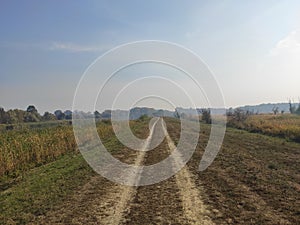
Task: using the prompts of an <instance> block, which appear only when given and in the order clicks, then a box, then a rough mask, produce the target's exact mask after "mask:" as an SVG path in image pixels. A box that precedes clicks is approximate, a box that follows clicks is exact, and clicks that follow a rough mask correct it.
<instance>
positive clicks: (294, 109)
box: [289, 100, 296, 114]
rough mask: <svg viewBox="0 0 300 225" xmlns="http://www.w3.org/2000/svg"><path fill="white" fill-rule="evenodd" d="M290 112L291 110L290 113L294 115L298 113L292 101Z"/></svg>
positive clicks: (290, 102)
mask: <svg viewBox="0 0 300 225" xmlns="http://www.w3.org/2000/svg"><path fill="white" fill-rule="evenodd" d="M289 110H290V113H291V114H294V113H295V111H296V107H295V106H293V103H292V101H291V100H289Z"/></svg>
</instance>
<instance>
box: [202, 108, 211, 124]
mask: <svg viewBox="0 0 300 225" xmlns="http://www.w3.org/2000/svg"><path fill="white" fill-rule="evenodd" d="M201 113H202V121H204V122H205V123H207V124H211V112H210V109H202V110H201Z"/></svg>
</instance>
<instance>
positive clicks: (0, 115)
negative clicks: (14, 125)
mask: <svg viewBox="0 0 300 225" xmlns="http://www.w3.org/2000/svg"><path fill="white" fill-rule="evenodd" d="M0 123H6V112H5V110H4V109H3V108H2V107H0Z"/></svg>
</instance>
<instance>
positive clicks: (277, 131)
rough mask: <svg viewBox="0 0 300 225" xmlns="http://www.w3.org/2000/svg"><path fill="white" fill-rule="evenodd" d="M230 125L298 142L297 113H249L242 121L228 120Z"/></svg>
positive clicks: (299, 119)
mask: <svg viewBox="0 0 300 225" xmlns="http://www.w3.org/2000/svg"><path fill="white" fill-rule="evenodd" d="M230 125H232V126H233V127H236V128H239V129H245V130H247V131H250V132H255V133H262V134H266V135H270V136H277V137H283V138H286V139H290V140H293V141H297V142H300V116H297V115H289V114H286V115H251V116H249V117H248V118H247V119H246V120H245V121H243V122H237V121H230Z"/></svg>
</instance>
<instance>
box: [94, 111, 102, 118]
mask: <svg viewBox="0 0 300 225" xmlns="http://www.w3.org/2000/svg"><path fill="white" fill-rule="evenodd" d="M94 116H95V119H101V113H99V112H98V111H97V110H96V111H95V112H94Z"/></svg>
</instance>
